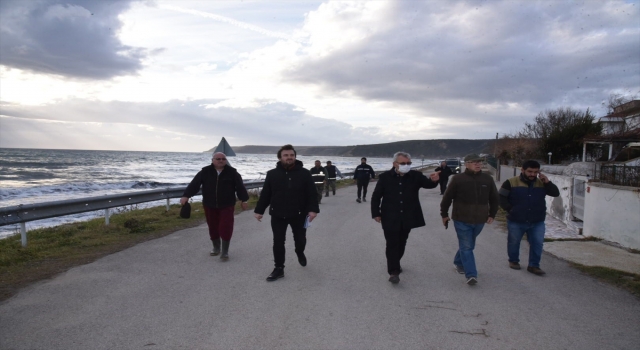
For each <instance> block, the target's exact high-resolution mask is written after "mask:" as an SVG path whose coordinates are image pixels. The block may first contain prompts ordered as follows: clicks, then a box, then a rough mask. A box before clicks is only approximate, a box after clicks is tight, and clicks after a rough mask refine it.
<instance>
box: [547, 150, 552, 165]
mask: <svg viewBox="0 0 640 350" xmlns="http://www.w3.org/2000/svg"><path fill="white" fill-rule="evenodd" d="M547 154H548V155H549V165H551V152H549V153H547Z"/></svg>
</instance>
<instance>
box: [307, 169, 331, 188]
mask: <svg viewBox="0 0 640 350" xmlns="http://www.w3.org/2000/svg"><path fill="white" fill-rule="evenodd" d="M309 172H310V173H311V178H312V179H313V182H314V183H316V184H321V183H324V180H325V178H326V177H327V171H326V170H325V169H324V168H323V167H321V166H319V167H315V166H314V167H313V168H311V170H309Z"/></svg>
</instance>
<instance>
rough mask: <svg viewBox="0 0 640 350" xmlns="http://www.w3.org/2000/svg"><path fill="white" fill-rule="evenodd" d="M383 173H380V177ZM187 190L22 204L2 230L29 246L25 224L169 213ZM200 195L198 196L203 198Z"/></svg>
mask: <svg viewBox="0 0 640 350" xmlns="http://www.w3.org/2000/svg"><path fill="white" fill-rule="evenodd" d="M429 166H433V164H427V165H422V166H417V167H413V168H412V169H415V170H420V169H422V168H427V167H429ZM382 172H383V171H376V174H380V173H382ZM342 176H343V178H344V177H350V176H353V173H343V174H342ZM244 185H245V187H246V188H247V189H248V190H250V189H259V188H261V187H263V186H264V181H249V182H245V183H244ZM184 190H185V188H184V187H173V188H165V189H155V190H148V191H137V192H131V193H121V194H113V195H107V196H97V197H86V198H77V199H68V200H62V201H52V202H44V203H33V204H21V205H16V206H11V207H4V208H0V226H6V225H13V224H20V234H21V236H22V246H25V247H26V245H27V228H26V225H25V223H26V222H29V221H35V220H42V219H48V218H52V217H58V216H65V215H72V214H79V213H86V212H89V211H97V210H104V217H105V224H106V225H108V224H109V211H110V209H112V208H118V207H122V206H127V205H132V204H139V203H145V202H154V201H158V200H166V207H167V210H169V201H170V199H171V198H180V197H182V193H184ZM199 194H200V192H198V194H197V195H199Z"/></svg>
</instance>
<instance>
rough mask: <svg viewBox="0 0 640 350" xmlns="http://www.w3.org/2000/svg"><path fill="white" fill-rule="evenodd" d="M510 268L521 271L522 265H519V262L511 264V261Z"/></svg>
mask: <svg viewBox="0 0 640 350" xmlns="http://www.w3.org/2000/svg"><path fill="white" fill-rule="evenodd" d="M509 267H510V268H512V269H514V270H520V269H521V267H520V264H519V263H517V262H511V261H509Z"/></svg>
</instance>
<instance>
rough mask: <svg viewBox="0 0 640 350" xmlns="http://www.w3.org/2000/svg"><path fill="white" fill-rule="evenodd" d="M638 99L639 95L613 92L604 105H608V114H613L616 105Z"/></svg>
mask: <svg viewBox="0 0 640 350" xmlns="http://www.w3.org/2000/svg"><path fill="white" fill-rule="evenodd" d="M637 99H638V95H633V96H625V95H622V94H611V95H609V98H608V99H607V101H606V102H602V105H604V106H605V107H607V114H611V113H613V112H614V110H615V109H616V107H618V106H621V105H623V104H625V103H628V102H631V101H633V100H637Z"/></svg>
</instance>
